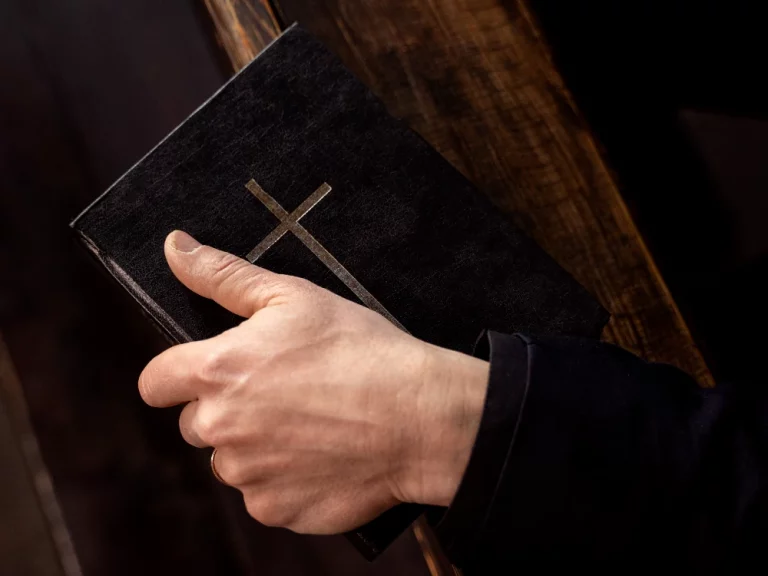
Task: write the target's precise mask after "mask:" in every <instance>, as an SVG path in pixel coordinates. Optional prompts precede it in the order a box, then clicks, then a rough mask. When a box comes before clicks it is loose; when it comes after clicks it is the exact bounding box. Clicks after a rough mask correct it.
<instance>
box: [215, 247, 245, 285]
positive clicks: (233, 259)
mask: <svg viewBox="0 0 768 576" xmlns="http://www.w3.org/2000/svg"><path fill="white" fill-rule="evenodd" d="M245 265H247V263H246V262H245V261H244V260H242V259H240V258H238V257H237V256H235V255H234V254H229V253H227V252H217V253H216V254H215V255H214V256H213V257H212V258H211V259H210V260H209V261H208V262H207V268H208V275H209V276H210V278H211V279H212V280H213V281H214V282H216V283H221V282H224V281H226V280H227V279H229V278H231V277H232V276H234V275H236V274H237V273H238V272H239V271H240V270H242V268H243V266H245Z"/></svg>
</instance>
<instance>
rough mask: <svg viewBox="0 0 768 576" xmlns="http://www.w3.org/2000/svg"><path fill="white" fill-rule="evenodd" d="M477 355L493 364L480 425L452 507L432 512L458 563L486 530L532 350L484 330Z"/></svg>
mask: <svg viewBox="0 0 768 576" xmlns="http://www.w3.org/2000/svg"><path fill="white" fill-rule="evenodd" d="M475 355H476V356H478V357H481V358H485V359H488V360H490V363H491V366H490V375H489V381H488V391H487V393H486V398H485V407H484V409H483V417H482V420H481V421H480V429H479V431H478V434H477V438H476V440H475V445H474V448H473V449H472V454H471V456H470V459H469V464H468V465H467V469H466V471H465V472H464V477H463V479H462V481H461V484H460V485H459V488H458V490H457V492H456V496H455V497H454V499H453V502H452V503H451V506H450V507H449V508H448V510H447V511H446V512H445V513H444V514H443V515H442V517H435V515H431V516H430V522H431V523H433V524H436V526H435V529H436V532H437V535H438V538H439V539H440V542H441V544H442V545H443V549H444V550H445V552H446V554H447V555H448V557H449V558H450V559H451V561H452V562H453V563H454V564H455V565H457V566H461V565H462V564H464V560H465V559H467V558H469V557H470V556H471V554H472V552H473V550H474V548H475V547H476V545H477V540H478V538H479V537H480V536H481V534H482V532H483V527H484V526H485V524H486V521H487V518H488V513H489V510H490V508H491V505H492V503H493V501H494V498H495V495H496V491H497V489H498V485H499V481H500V479H501V477H502V473H503V469H504V464H505V462H506V460H507V454H508V452H509V450H510V449H511V447H512V443H513V441H514V437H515V432H516V430H517V424H518V421H519V420H520V414H521V412H522V409H523V404H524V402H525V396H526V391H527V388H528V350H527V346H526V343H525V342H524V341H523V340H522V339H521V338H520V337H518V336H509V335H506V334H500V333H498V332H487V333H484V334H483V335H482V336H481V338H480V339H479V340H478V344H477V346H476V349H475Z"/></svg>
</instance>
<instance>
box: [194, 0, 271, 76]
mask: <svg viewBox="0 0 768 576" xmlns="http://www.w3.org/2000/svg"><path fill="white" fill-rule="evenodd" d="M203 1H204V2H205V7H206V8H207V9H208V13H209V14H210V15H211V20H212V21H213V26H214V29H215V30H216V39H217V40H218V42H219V44H220V45H221V47H222V48H223V49H224V51H225V52H226V54H227V56H228V57H229V60H230V62H231V63H232V67H233V68H234V69H235V70H240V69H241V68H243V67H244V66H245V65H246V64H248V62H250V61H251V60H253V59H254V58H255V57H256V55H257V54H258V53H259V52H260V51H261V49H262V48H264V46H266V45H267V44H269V42H270V41H271V40H272V39H273V38H275V36H277V35H278V34H279V33H280V27H279V25H278V23H277V20H276V18H275V15H274V13H273V12H272V9H271V7H270V5H269V2H266V1H264V2H262V1H259V0H257V1H254V2H240V1H238V0H203Z"/></svg>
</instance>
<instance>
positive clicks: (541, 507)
mask: <svg viewBox="0 0 768 576" xmlns="http://www.w3.org/2000/svg"><path fill="white" fill-rule="evenodd" d="M488 342H489V344H490V349H489V351H488V355H489V356H490V360H491V375H490V383H489V388H488V393H487V397H486V407H485V412H484V415H483V419H482V423H481V426H480V432H479V433H478V437H477V441H476V445H475V448H474V451H473V454H472V456H471V458H470V462H469V466H468V468H467V471H466V473H465V476H464V479H463V481H462V484H461V486H460V487H459V490H458V492H457V495H456V497H455V499H454V502H453V503H452V505H451V507H450V508H449V509H448V511H447V512H446V513H445V514H444V515H443V516H442V518H441V519H440V521H439V523H438V526H437V531H438V535H439V537H440V538H441V540H442V542H443V544H444V546H445V548H446V551H447V553H448V555H449V557H450V558H451V560H452V561H453V562H454V563H455V564H456V565H458V566H459V567H461V568H463V569H464V571H465V574H467V575H473V574H506V573H513V572H514V573H516V574H520V573H523V574H525V573H530V572H535V573H543V572H546V571H550V570H553V569H563V568H567V569H568V570H569V571H572V570H574V569H580V568H584V569H590V570H591V571H593V572H594V571H595V570H598V571H602V570H609V569H610V570H611V571H614V572H628V571H629V572H635V571H638V572H639V571H641V570H644V571H650V570H653V571H654V572H655V571H658V570H659V569H661V568H663V569H664V570H665V571H669V570H680V571H681V573H694V572H695V573H718V572H722V571H725V570H726V569H727V570H728V571H729V572H730V573H733V572H734V571H738V570H739V569H740V568H741V569H744V570H746V569H751V570H760V564H759V562H760V560H761V550H764V549H765V546H766V543H768V498H767V497H766V492H767V490H766V486H767V485H768V481H767V480H766V477H767V473H768V470H767V466H766V465H767V463H768V460H766V457H767V456H768V452H767V451H766V447H767V446H768V401H767V399H768V397H767V396H766V394H765V392H764V390H763V388H762V387H758V386H754V387H749V386H746V385H745V386H740V387H729V386H719V387H717V388H716V389H713V390H705V389H701V388H699V387H698V386H697V385H696V384H695V382H693V380H692V379H690V378H689V377H688V376H687V375H685V374H684V373H682V372H680V371H679V370H677V369H675V368H672V367H669V366H665V365H658V364H649V363H646V362H644V361H642V360H640V359H639V358H637V357H635V356H633V355H632V354H630V353H628V352H626V351H623V350H621V349H619V348H617V347H615V346H611V345H608V344H603V343H599V342H595V341H588V340H576V339H554V338H549V339H536V338H531V337H527V336H523V335H516V336H507V335H502V334H497V333H490V334H489V336H488ZM762 557H763V559H764V558H765V553H764V552H763V553H762ZM753 562H758V563H757V564H753ZM763 562H765V560H763ZM763 568H764V566H763Z"/></svg>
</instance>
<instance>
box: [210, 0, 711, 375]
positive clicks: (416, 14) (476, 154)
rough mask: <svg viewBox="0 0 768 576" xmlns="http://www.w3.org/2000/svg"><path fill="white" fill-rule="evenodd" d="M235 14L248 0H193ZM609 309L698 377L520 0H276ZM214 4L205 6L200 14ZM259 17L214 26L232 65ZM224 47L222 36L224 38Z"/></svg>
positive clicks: (632, 335)
mask: <svg viewBox="0 0 768 576" xmlns="http://www.w3.org/2000/svg"><path fill="white" fill-rule="evenodd" d="M206 3H207V4H208V5H209V6H211V7H214V6H217V7H218V8H217V9H215V10H213V13H214V14H215V13H220V12H222V11H227V12H228V13H229V14H232V15H234V16H235V17H237V15H239V14H246V15H248V14H250V13H253V12H259V13H263V12H266V11H267V10H268V8H266V7H264V6H263V5H262V4H261V0H206ZM276 8H277V10H278V12H279V14H280V15H281V16H282V18H281V19H282V21H283V22H292V21H294V20H298V21H299V22H300V23H301V24H302V25H303V26H304V27H305V28H307V29H308V30H310V31H311V32H313V33H314V34H315V35H317V36H318V37H319V38H320V39H321V40H323V41H324V42H325V43H326V44H327V45H328V46H330V47H331V48H332V49H333V50H334V51H336V53H337V54H339V56H340V57H341V58H342V60H343V61H344V62H345V63H346V64H347V65H348V66H349V67H350V68H351V69H352V70H353V71H354V72H355V73H356V74H357V75H358V76H359V77H360V78H361V79H362V80H363V81H364V82H365V83H366V84H367V85H368V86H369V87H371V88H372V89H373V91H374V92H375V93H376V94H378V95H379V96H380V97H381V98H382V99H383V100H384V102H385V103H386V104H387V106H388V108H389V110H390V112H392V113H393V114H394V115H396V116H399V117H401V118H404V119H405V120H406V121H407V122H408V123H409V124H410V125H411V127H413V128H414V129H415V130H416V131H417V132H419V133H420V134H421V135H422V136H424V138H426V139H427V140H428V141H429V142H430V143H431V144H432V145H433V146H435V147H436V148H437V149H438V150H439V151H440V152H441V153H442V154H443V155H444V156H445V157H446V158H448V160H449V161H450V162H451V163H453V165H454V166H456V167H457V168H458V169H459V170H461V171H462V172H463V173H464V174H465V175H466V176H467V177H469V178H470V179H471V180H472V181H473V182H475V183H476V184H477V185H478V187H479V188H480V189H481V190H483V191H484V192H485V193H486V194H488V196H489V197H490V198H491V199H492V200H493V202H494V203H495V204H496V205H497V206H498V207H499V208H501V209H502V210H504V211H506V212H507V213H509V214H511V215H512V217H513V218H514V219H515V221H516V222H517V224H518V225H519V226H521V227H522V228H523V229H524V230H525V231H526V232H527V233H528V234H529V235H531V236H532V237H533V238H534V239H535V240H536V241H537V242H538V243H539V244H541V245H542V246H543V247H544V249H545V250H546V251H547V252H549V253H550V254H551V255H552V256H553V257H554V258H555V259H556V260H557V261H558V262H559V263H560V264H561V265H563V266H564V267H565V268H566V269H567V270H568V271H570V272H571V274H573V275H574V277H576V279H577V280H579V282H581V283H582V284H583V285H584V286H586V287H587V288H588V289H589V290H590V291H591V292H592V293H593V294H594V295H595V296H596V297H597V298H598V299H599V300H600V301H601V302H602V303H603V304H604V305H605V306H606V307H607V308H608V309H609V310H610V312H611V314H612V318H611V321H610V323H609V325H608V327H607V328H606V330H605V332H604V339H605V340H607V341H610V342H613V343H616V344H619V345H620V346H622V347H624V348H627V349H629V350H631V351H633V352H635V353H637V354H639V355H640V356H642V357H644V358H647V359H649V360H653V361H661V362H668V363H671V364H674V365H676V366H679V367H680V368H682V369H684V370H686V371H687V372H689V373H691V374H692V375H694V377H696V379H697V380H698V381H699V382H700V383H701V384H702V385H705V386H707V385H711V384H712V377H711V375H710V373H709V370H708V369H707V366H706V364H705V363H704V360H703V358H702V356H701V354H700V352H699V350H698V349H697V347H696V345H695V344H694V342H693V339H692V337H691V334H690V332H689V330H688V328H687V326H686V324H685V322H684V320H683V318H682V316H681V315H680V312H679V311H678V309H677V306H676V305H675V303H674V301H673V299H672V297H671V295H670V293H669V291H668V290H667V287H666V285H665V284H664V281H663V279H662V278H661V276H660V275H659V272H658V270H657V268H656V266H655V264H654V262H653V259H652V257H651V255H650V254H649V252H648V250H647V249H646V247H645V244H644V242H643V240H642V238H641V237H640V235H639V233H638V231H637V229H636V227H635V225H634V223H633V221H632V218H631V216H630V214H629V212H628V210H627V207H626V205H625V204H624V201H623V200H622V198H621V196H620V194H619V191H618V189H617V187H616V184H615V182H614V179H613V177H612V175H611V173H610V171H609V169H608V168H607V167H606V165H605V163H604V161H603V159H602V158H601V155H600V151H599V149H598V146H597V145H596V143H595V140H594V138H593V137H592V135H591V133H590V130H589V128H588V126H587V125H586V123H585V121H584V120H583V118H582V116H581V114H580V113H579V111H578V109H577V108H576V106H575V104H574V101H573V99H572V98H571V95H570V94H569V92H568V90H567V88H566V87H565V85H564V83H563V80H562V78H561V77H560V75H559V73H558V72H557V70H556V69H555V66H554V64H553V62H552V58H551V53H550V51H549V48H548V46H547V45H546V42H545V41H544V39H543V37H542V34H541V33H540V31H539V27H538V25H537V23H536V21H535V19H534V17H533V16H532V14H531V12H530V10H529V9H528V7H527V4H526V3H525V2H523V1H521V0H516V1H509V2H502V1H500V0H443V1H441V2H439V3H438V2H436V1H434V0H429V1H421V0H377V1H372V0H369V1H360V0H278V1H277V2H276ZM214 17H215V16H214ZM263 30H264V24H263V22H260V23H259V25H258V26H255V25H252V24H250V23H249V20H248V19H247V18H243V19H237V18H234V19H233V20H232V21H230V22H229V23H228V24H227V25H226V26H224V27H219V35H220V37H222V38H227V40H226V41H224V40H222V44H223V45H224V46H225V47H227V49H228V51H229V54H230V58H231V59H232V61H233V62H235V63H236V64H237V65H238V66H239V65H242V64H243V63H244V62H245V59H244V53H243V51H242V50H241V47H237V46H238V44H239V43H241V42H242V44H243V45H244V46H246V47H247V49H246V52H247V54H251V53H255V48H256V46H257V43H258V42H259V41H260V40H263V37H264V32H263ZM230 46H231V48H230Z"/></svg>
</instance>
